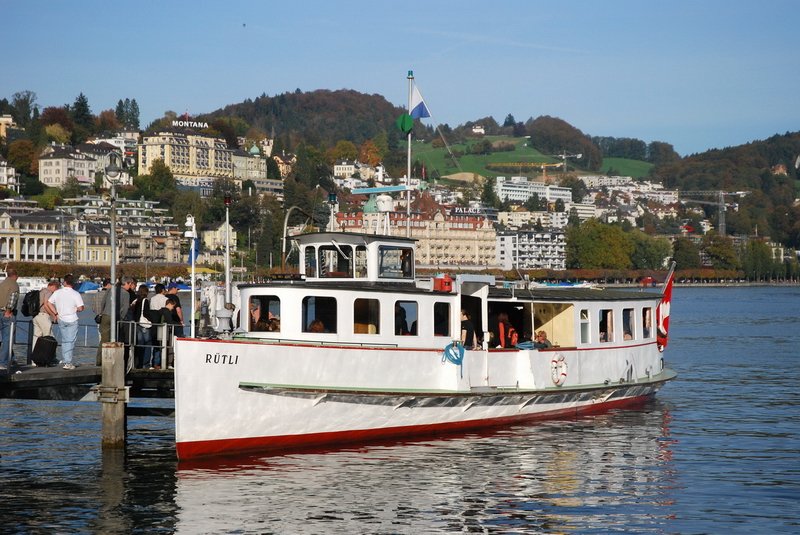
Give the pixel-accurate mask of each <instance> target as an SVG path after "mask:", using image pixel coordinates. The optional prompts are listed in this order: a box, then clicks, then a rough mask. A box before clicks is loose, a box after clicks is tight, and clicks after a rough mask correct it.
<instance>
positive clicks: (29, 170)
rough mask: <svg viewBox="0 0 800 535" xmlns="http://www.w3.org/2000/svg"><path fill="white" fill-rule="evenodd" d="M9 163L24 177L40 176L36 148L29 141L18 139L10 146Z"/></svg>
mask: <svg viewBox="0 0 800 535" xmlns="http://www.w3.org/2000/svg"><path fill="white" fill-rule="evenodd" d="M7 159H8V163H9V165H10V166H11V167H13V168H14V169H16V170H17V171H19V172H20V173H22V174H24V175H30V176H35V175H38V174H39V161H38V159H37V154H36V147H35V146H34V145H33V142H32V141H31V140H29V139H17V140H15V141H12V142H11V143H9V145H8V158H7Z"/></svg>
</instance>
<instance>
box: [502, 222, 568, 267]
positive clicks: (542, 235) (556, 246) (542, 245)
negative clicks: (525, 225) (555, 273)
mask: <svg viewBox="0 0 800 535" xmlns="http://www.w3.org/2000/svg"><path fill="white" fill-rule="evenodd" d="M566 244H567V239H566V235H565V234H564V232H563V231H560V230H543V231H535V230H526V231H513V232H512V231H507V232H501V233H499V234H498V235H497V262H498V263H499V264H500V266H501V267H502V269H504V270H506V271H509V270H512V269H552V270H564V269H566V266H567V252H566Z"/></svg>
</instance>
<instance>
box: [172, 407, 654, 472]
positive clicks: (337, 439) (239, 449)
mask: <svg viewBox="0 0 800 535" xmlns="http://www.w3.org/2000/svg"><path fill="white" fill-rule="evenodd" d="M653 395H654V394H646V395H644V396H637V397H634V398H626V399H618V400H614V401H608V402H605V403H596V404H592V405H586V406H583V407H579V408H571V409H562V410H556V411H549V412H544V413H538V414H525V415H517V416H504V417H502V418H490V419H484V420H468V421H464V422H447V423H440V424H427V425H412V426H404V427H387V428H380V429H359V430H352V431H335V432H329V433H309V434H304V435H284V436H269V437H249V438H229V439H221V440H198V441H194V442H178V443H176V445H175V446H176V450H177V454H178V459H180V460H187V459H196V458H199V457H208V456H212V455H233V454H240V453H247V452H256V451H263V452H286V451H293V450H302V449H309V448H318V447H321V446H326V447H327V446H337V445H344V444H353V443H361V442H370V441H376V440H384V439H400V438H402V439H407V438H411V437H423V436H430V435H438V434H445V433H454V432H460V431H470V430H475V429H481V428H487V427H501V426H504V425H510V424H514V423H520V422H530V421H536V420H552V419H558V418H569V417H574V416H578V415H587V414H599V413H603V412H606V411H609V410H612V409H615V408H621V407H631V406H636V405H640V404H642V403H644V402H645V401H647V400H648V399H649V398H651V397H653Z"/></svg>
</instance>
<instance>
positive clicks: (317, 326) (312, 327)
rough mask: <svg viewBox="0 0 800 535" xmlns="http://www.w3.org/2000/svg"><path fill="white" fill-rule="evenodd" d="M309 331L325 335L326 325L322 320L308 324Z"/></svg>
mask: <svg viewBox="0 0 800 535" xmlns="http://www.w3.org/2000/svg"><path fill="white" fill-rule="evenodd" d="M308 331H309V332H312V333H324V332H325V324H324V323H322V320H314V321H312V322H311V323H309V324H308Z"/></svg>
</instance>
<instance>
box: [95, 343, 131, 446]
mask: <svg viewBox="0 0 800 535" xmlns="http://www.w3.org/2000/svg"><path fill="white" fill-rule="evenodd" d="M124 347H125V346H124V344H123V343H122V342H109V343H105V344H103V367H102V380H101V383H100V387H99V388H98V401H100V402H101V404H102V406H103V437H102V445H103V448H104V449H105V448H124V447H125V432H126V427H127V425H126V420H125V403H126V402H127V401H128V392H127V389H126V388H125V351H124ZM131 358H133V356H131Z"/></svg>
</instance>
